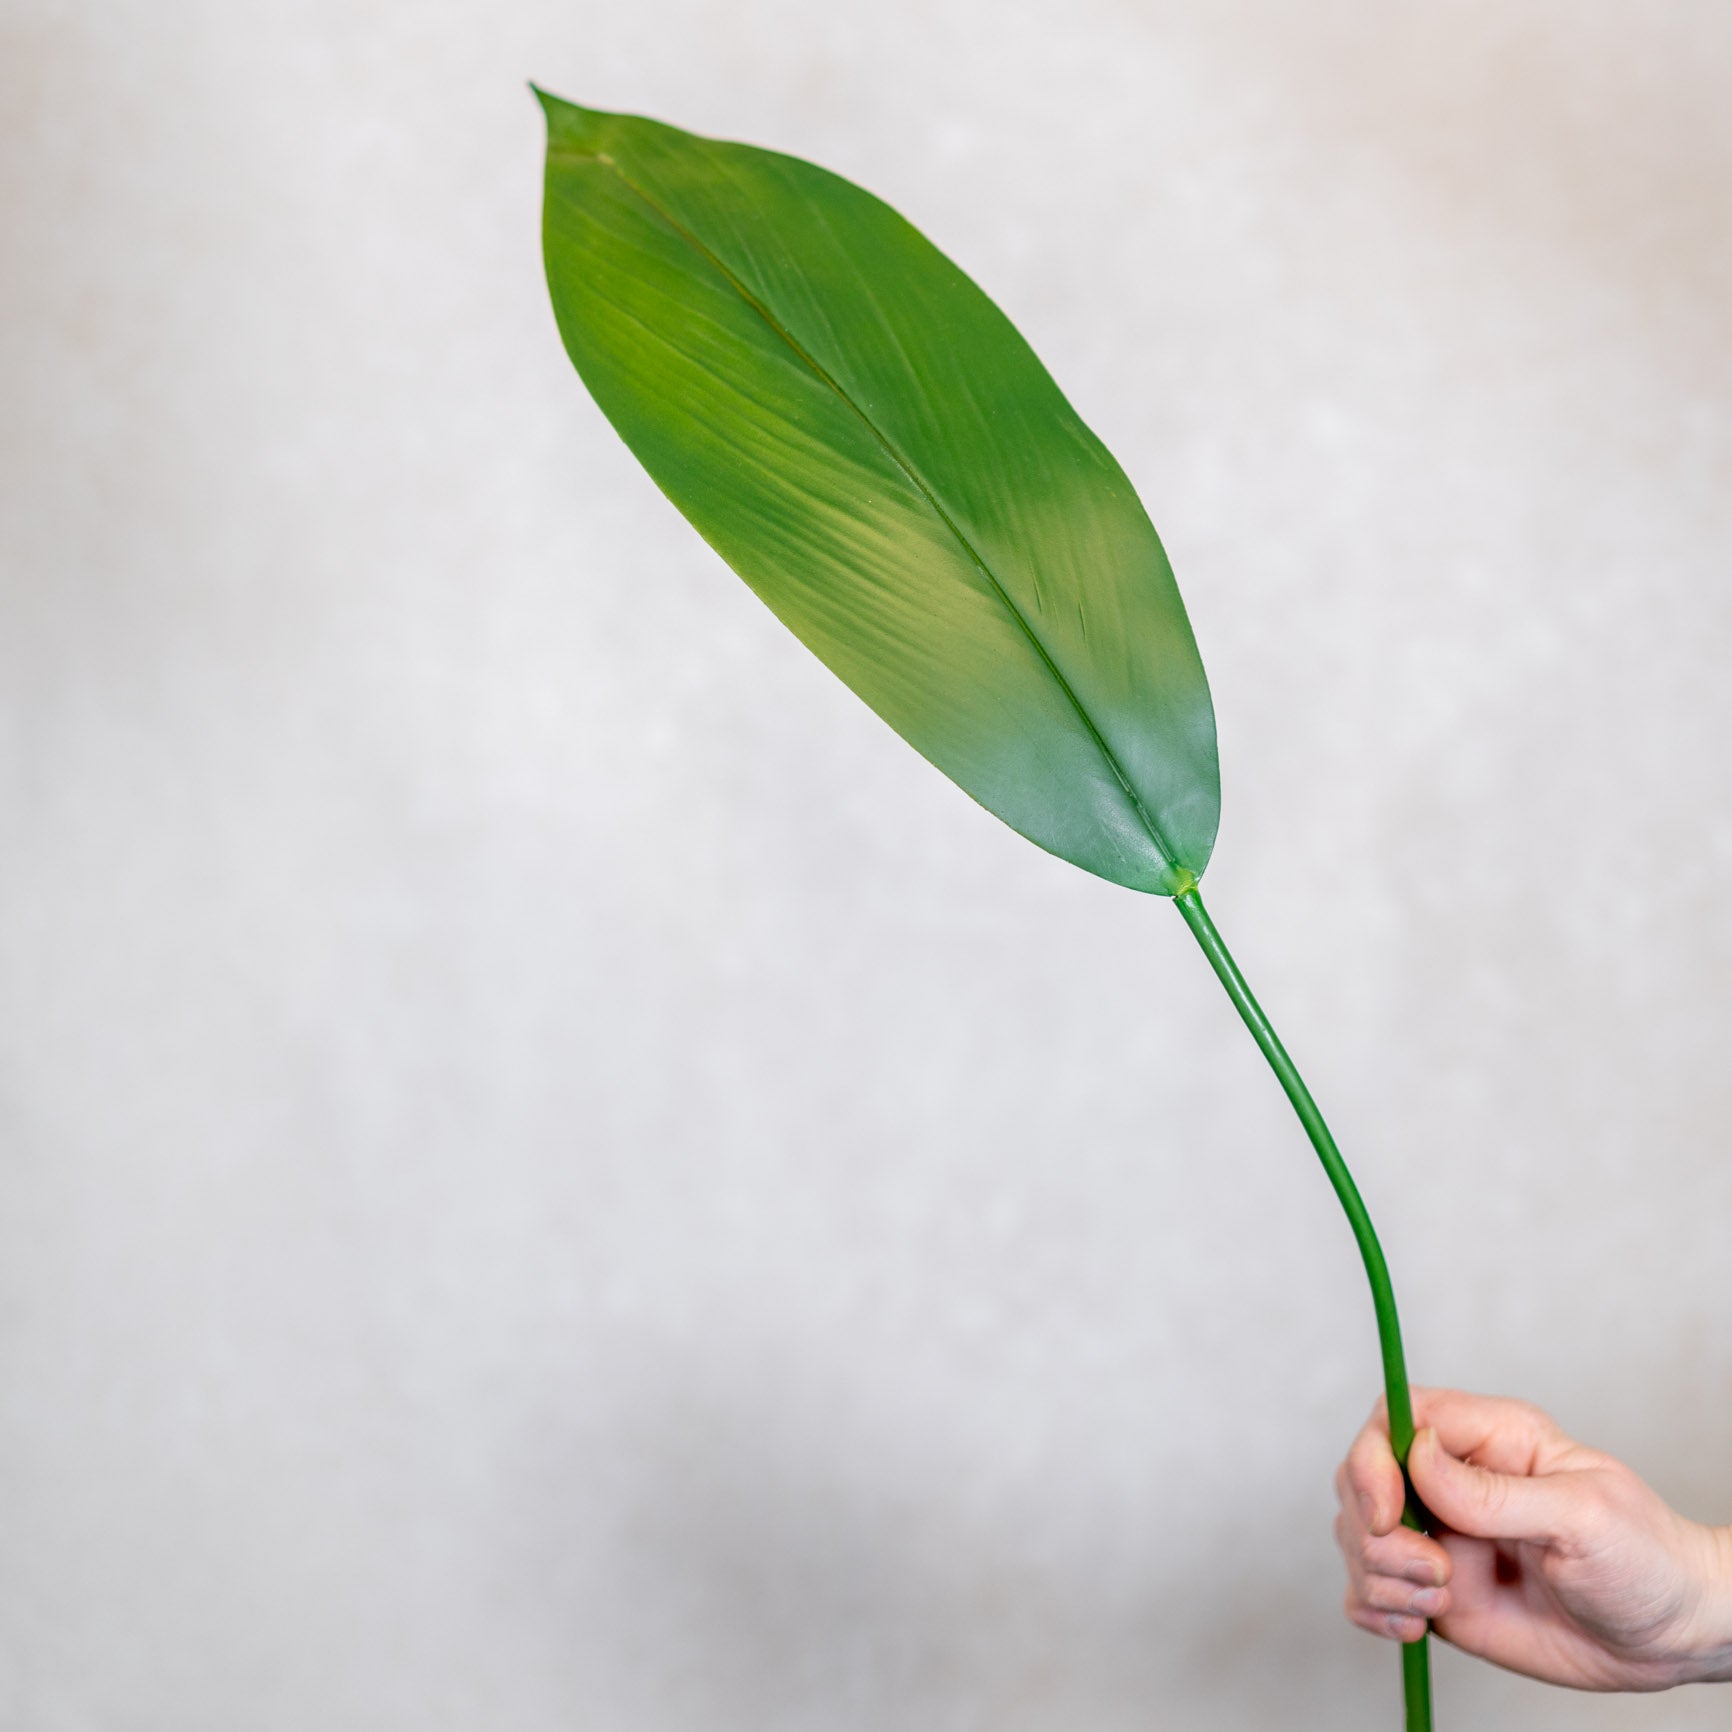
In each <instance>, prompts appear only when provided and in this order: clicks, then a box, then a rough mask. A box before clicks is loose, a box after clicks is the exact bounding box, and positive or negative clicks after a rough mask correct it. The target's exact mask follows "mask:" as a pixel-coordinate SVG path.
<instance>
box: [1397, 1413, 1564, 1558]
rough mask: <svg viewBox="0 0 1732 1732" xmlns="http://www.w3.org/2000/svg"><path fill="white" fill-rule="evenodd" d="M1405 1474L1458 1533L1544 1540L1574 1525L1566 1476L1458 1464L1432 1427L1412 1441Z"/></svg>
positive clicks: (1459, 1462) (1427, 1506) (1504, 1538)
mask: <svg viewBox="0 0 1732 1732" xmlns="http://www.w3.org/2000/svg"><path fill="white" fill-rule="evenodd" d="M1407 1471H1408V1474H1409V1476H1410V1477H1411V1478H1412V1480H1413V1489H1414V1490H1415V1491H1417V1492H1418V1493H1419V1495H1420V1497H1421V1499H1422V1500H1423V1501H1424V1503H1425V1506H1426V1508H1427V1509H1429V1510H1431V1511H1432V1513H1433V1514H1434V1515H1436V1516H1438V1517H1439V1518H1440V1519H1441V1520H1443V1521H1444V1522H1447V1523H1448V1525H1449V1526H1450V1527H1452V1528H1454V1529H1455V1531H1456V1532H1457V1533H1458V1534H1467V1535H1470V1536H1471V1537H1472V1538H1474V1539H1482V1540H1538V1541H1542V1542H1544V1541H1554V1540H1557V1539H1560V1538H1562V1537H1563V1536H1564V1535H1565V1534H1566V1533H1568V1532H1569V1531H1570V1530H1571V1529H1573V1528H1574V1527H1576V1526H1577V1525H1578V1522H1577V1519H1576V1518H1577V1516H1578V1515H1579V1513H1580V1500H1579V1498H1578V1497H1577V1496H1576V1495H1575V1494H1574V1491H1573V1488H1572V1487H1571V1486H1570V1485H1569V1484H1568V1483H1567V1476H1565V1475H1555V1474H1554V1475H1549V1476H1547V1475H1538V1476H1536V1475H1524V1474H1509V1473H1493V1472H1492V1471H1491V1469H1490V1468H1485V1467H1479V1466H1476V1465H1475V1464H1474V1463H1473V1462H1470V1461H1457V1460H1456V1458H1455V1457H1454V1456H1453V1455H1451V1454H1449V1452H1448V1451H1447V1450H1445V1449H1444V1447H1443V1445H1442V1444H1441V1443H1440V1442H1439V1441H1438V1436H1437V1433H1436V1432H1435V1431H1434V1430H1433V1429H1432V1428H1431V1427H1430V1426H1427V1427H1426V1428H1425V1430H1424V1431H1422V1432H1420V1433H1419V1434H1418V1435H1417V1436H1416V1437H1415V1438H1414V1440H1413V1448H1412V1450H1411V1451H1410V1452H1409V1454H1408V1458H1407Z"/></svg>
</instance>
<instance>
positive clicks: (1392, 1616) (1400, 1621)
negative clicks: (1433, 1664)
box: [1347, 1594, 1425, 1642]
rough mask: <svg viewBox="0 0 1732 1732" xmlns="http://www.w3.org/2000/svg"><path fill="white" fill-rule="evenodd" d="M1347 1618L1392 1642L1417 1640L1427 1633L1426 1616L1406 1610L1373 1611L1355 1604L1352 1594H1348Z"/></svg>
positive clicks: (1363, 1628)
mask: <svg viewBox="0 0 1732 1732" xmlns="http://www.w3.org/2000/svg"><path fill="white" fill-rule="evenodd" d="M1347 1618H1348V1621H1349V1622H1350V1623H1354V1624H1357V1625H1358V1626H1359V1627H1360V1629H1362V1630H1369V1631H1370V1632H1371V1634H1372V1635H1374V1636H1383V1637H1385V1638H1386V1639H1387V1640H1389V1641H1392V1642H1417V1641H1418V1640H1419V1638H1420V1637H1421V1636H1423V1635H1424V1634H1425V1619H1424V1618H1419V1617H1414V1616H1412V1615H1411V1614H1409V1613H1404V1612H1377V1611H1373V1610H1371V1609H1370V1608H1369V1607H1366V1606H1360V1605H1357V1604H1355V1602H1354V1599H1353V1596H1352V1595H1351V1594H1349V1595H1348V1596H1347Z"/></svg>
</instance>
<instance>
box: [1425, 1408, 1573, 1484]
mask: <svg viewBox="0 0 1732 1732" xmlns="http://www.w3.org/2000/svg"><path fill="white" fill-rule="evenodd" d="M1413 1422H1414V1425H1415V1426H1416V1427H1418V1428H1419V1429H1421V1430H1424V1429H1426V1428H1429V1429H1431V1430H1433V1431H1435V1432H1436V1433H1437V1435H1438V1439H1439V1441H1440V1442H1441V1443H1442V1444H1443V1447H1444V1448H1445V1449H1446V1450H1448V1451H1449V1453H1450V1454H1451V1455H1453V1456H1454V1457H1455V1458H1456V1459H1457V1460H1458V1461H1466V1460H1469V1459H1470V1458H1471V1459H1472V1460H1473V1461H1475V1462H1476V1463H1478V1464H1479V1466H1481V1467H1488V1468H1490V1469H1491V1470H1492V1472H1493V1473H1510V1474H1535V1473H1544V1472H1545V1471H1546V1470H1547V1469H1548V1468H1549V1467H1550V1466H1552V1465H1553V1464H1554V1463H1555V1462H1556V1460H1557V1459H1558V1458H1559V1457H1560V1456H1562V1455H1563V1454H1565V1453H1566V1452H1568V1451H1570V1450H1573V1449H1574V1448H1575V1446H1574V1445H1573V1444H1572V1443H1571V1441H1570V1439H1569V1438H1568V1437H1566V1436H1565V1435H1564V1433H1563V1432H1562V1431H1560V1430H1559V1429H1558V1427H1557V1425H1556V1423H1555V1422H1554V1421H1553V1420H1552V1418H1551V1417H1550V1415H1548V1414H1545V1413H1542V1412H1541V1411H1540V1410H1539V1408H1537V1407H1534V1406H1532V1405H1531V1404H1530V1403H1528V1402H1525V1401H1511V1400H1509V1399H1508V1398H1507V1397H1505V1396H1501V1395H1470V1394H1468V1393H1467V1392H1466V1391H1465V1390H1461V1389H1415V1390H1414V1391H1413Z"/></svg>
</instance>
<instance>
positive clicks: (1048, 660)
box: [548, 146, 1180, 866]
mask: <svg viewBox="0 0 1732 1732" xmlns="http://www.w3.org/2000/svg"><path fill="white" fill-rule="evenodd" d="M548 154H549V156H550V157H553V156H563V157H566V158H569V159H571V160H573V161H577V162H594V163H598V164H600V165H601V166H602V167H603V168H605V169H607V170H608V171H609V172H610V173H612V174H613V175H614V176H615V177H616V178H617V179H618V181H619V183H620V184H621V185H622V186H623V187H624V188H625V189H626V190H627V191H628V192H629V193H631V194H633V196H635V197H636V198H637V199H639V200H640V201H641V202H642V203H643V204H644V205H646V206H647V207H648V208H649V209H650V210H651V211H652V212H653V213H654V214H655V215H656V216H657V217H659V218H660V219H661V220H662V221H663V222H664V223H666V224H667V226H668V227H669V228H670V229H672V230H673V232H674V233H675V234H676V235H678V236H679V238H680V239H681V240H682V241H684V242H685V244H686V245H687V246H689V247H690V248H691V249H692V250H693V251H694V252H695V253H697V254H698V255H699V257H701V258H702V259H704V260H705V261H706V262H707V263H708V264H709V265H710V266H711V268H712V269H714V270H715V271H716V272H717V273H718V274H719V275H720V276H721V277H722V278H723V280H724V281H725V282H726V283H727V284H728V286H729V287H730V288H731V289H732V290H733V291H734V293H735V294H737V295H738V296H739V297H740V299H741V300H742V301H744V302H745V303H746V305H747V306H748V307H750V308H751V309H752V311H753V312H754V313H756V314H757V315H758V317H759V318H760V319H762V320H763V321H764V323H765V325H767V326H768V327H769V329H770V330H771V332H772V333H774V335H776V336H777V337H779V338H781V340H782V341H783V342H784V343H785V344H786V345H787V346H788V348H789V349H790V350H791V351H792V352H793V353H794V355H795V356H796V357H798V359H799V360H801V361H802V362H804V363H805V365H806V366H807V367H809V368H810V369H811V371H812V372H813V373H814V374H815V375H816V376H817V377H818V379H819V380H821V381H822V383H823V384H825V385H826V386H827V387H828V388H829V389H830V390H831V391H832V392H834V394H835V396H836V399H837V401H838V402H840V403H842V404H843V405H844V406H845V407H846V408H847V409H849V410H850V411H851V412H852V413H853V415H854V416H855V417H856V418H857V419H858V420H859V422H860V424H861V426H863V427H864V428H865V429H866V431H867V432H868V433H869V434H870V435H871V436H872V438H873V439H874V440H876V441H877V443H878V445H879V447H880V449H881V450H882V451H883V452H884V454H885V456H887V457H888V458H889V459H890V461H891V462H892V463H894V464H895V465H896V467H897V468H898V469H900V470H901V471H902V473H903V474H904V475H906V476H907V477H908V480H909V482H910V483H911V484H912V485H913V486H914V487H915V489H916V490H917V491H918V492H919V494H920V496H921V497H922V498H923V499H924V500H925V501H926V503H927V504H928V505H929V506H930V507H931V508H932V511H933V513H934V514H935V515H936V516H937V518H938V520H939V521H940V522H941V523H942V524H943V525H944V527H945V528H946V529H948V530H949V531H950V533H951V535H952V536H953V537H954V538H955V540H956V543H957V545H958V546H959V547H960V548H961V549H962V551H963V552H964V553H965V554H966V555H967V556H968V558H969V560H970V561H971V562H972V563H973V565H974V567H975V569H976V570H977V571H979V573H980V574H981V576H982V577H984V578H985V579H986V581H987V582H988V583H989V584H990V585H991V586H992V591H993V593H994V594H995V595H996V596H997V597H998V599H999V601H1000V602H1001V603H1002V604H1003V606H1004V610H1005V612H1006V613H1008V614H1009V615H1010V617H1011V618H1012V619H1013V620H1015V621H1016V624H1017V626H1018V628H1019V629H1020V630H1021V632H1022V634H1023V636H1024V637H1025V638H1027V639H1028V642H1029V644H1030V646H1031V647H1032V648H1033V650H1034V652H1035V654H1036V655H1038V656H1039V657H1040V660H1041V665H1042V666H1043V667H1044V668H1045V669H1046V671H1047V672H1048V674H1050V675H1051V676H1052V679H1053V681H1054V683H1055V684H1056V685H1057V686H1058V689H1059V690H1060V691H1061V692H1063V693H1064V696H1065V699H1066V701H1067V702H1068V703H1069V704H1070V707H1071V708H1072V710H1074V711H1075V712H1076V717H1077V720H1078V721H1080V722H1081V723H1082V725H1083V726H1084V728H1086V729H1087V730H1088V735H1089V738H1090V739H1091V740H1092V741H1093V742H1094V746H1095V749H1096V750H1097V751H1098V752H1099V753H1100V755H1101V757H1102V758H1103V759H1104V760H1105V762H1106V765H1107V767H1108V769H1110V770H1111V771H1112V773H1113V777H1114V779H1115V780H1116V781H1117V782H1118V784H1119V786H1120V787H1121V788H1122V789H1123V790H1124V792H1125V797H1126V799H1128V800H1129V801H1130V803H1131V807H1132V809H1133V810H1134V811H1135V812H1136V814H1137V817H1138V819H1139V820H1140V821H1141V823H1142V825H1143V828H1144V829H1145V830H1147V831H1148V834H1149V840H1150V841H1151V842H1153V843H1154V845H1155V849H1156V851H1157V852H1158V853H1159V854H1160V856H1161V858H1162V859H1163V860H1164V861H1165V862H1166V864H1167V865H1168V866H1178V865H1179V864H1180V862H1179V858H1178V855H1177V853H1176V852H1175V851H1174V850H1173V849H1172V848H1171V847H1170V846H1169V845H1168V843H1167V840H1166V838H1165V836H1163V835H1162V834H1161V830H1160V826H1159V825H1157V824H1156V823H1155V820H1154V818H1153V817H1152V816H1151V815H1150V813H1149V810H1148V808H1147V807H1146V806H1145V805H1144V804H1143V800H1142V796H1141V795H1140V794H1138V792H1137V790H1136V788H1135V787H1134V786H1133V785H1132V783H1131V779H1130V777H1129V776H1128V775H1127V774H1126V773H1125V769H1124V766H1123V765H1122V764H1121V763H1120V762H1119V760H1118V757H1117V756H1116V755H1115V753H1114V752H1113V749H1112V747H1111V746H1109V745H1108V744H1107V742H1106V739H1105V737H1104V736H1103V735H1102V733H1101V731H1100V729H1099V728H1098V727H1097V726H1096V725H1095V720H1094V718H1093V717H1092V716H1091V715H1090V714H1089V713H1088V711H1087V709H1085V708H1084V706H1083V703H1082V700H1081V699H1080V698H1079V697H1078V696H1077V695H1076V693H1075V691H1073V690H1072V688H1071V684H1070V681H1069V680H1067V679H1066V678H1065V677H1064V674H1063V673H1062V672H1061V671H1060V669H1059V666H1058V664H1057V663H1056V662H1055V661H1054V660H1053V658H1052V655H1051V653H1050V652H1049V651H1048V649H1047V647H1046V645H1045V644H1044V643H1042V642H1041V640H1040V636H1039V634H1038V633H1037V632H1036V631H1035V629H1034V627H1033V626H1032V625H1031V624H1030V623H1029V621H1028V619H1027V618H1026V617H1025V616H1024V614H1023V612H1022V609H1021V608H1019V607H1018V606H1017V605H1016V602H1015V601H1014V600H1013V599H1012V598H1011V595H1010V592H1009V591H1008V590H1007V589H1006V588H1005V587H1004V585H1003V583H1001V582H1000V581H999V578H998V574H997V573H996V572H994V571H993V569H992V567H991V566H990V565H988V564H987V562H986V560H985V558H984V557H983V556H982V554H981V553H980V551H979V549H977V548H976V547H975V545H974V543H973V542H971V541H970V540H969V539H968V537H967V535H965V534H964V533H963V530H962V527H961V525H959V524H958V523H957V522H956V520H955V519H954V518H953V517H952V516H951V515H950V513H949V512H948V511H946V510H945V508H944V505H943V503H942V502H941V501H940V499H939V498H938V496H937V494H935V493H934V492H933V491H932V489H931V487H929V486H928V485H927V483H926V480H925V478H924V477H923V476H922V475H921V474H920V472H919V471H918V470H917V469H916V468H915V467H914V465H913V464H912V463H910V462H909V461H908V459H907V458H905V457H904V456H903V455H902V453H901V452H900V451H899V450H897V448H896V446H895V445H894V444H893V443H892V442H891V440H890V438H889V436H888V435H887V434H886V433H885V432H884V431H883V429H882V428H880V427H879V426H878V425H877V423H876V422H874V421H873V419H872V417H871V416H870V415H868V414H867V413H866V411H865V410H864V409H862V408H861V407H860V405H859V404H858V403H856V402H855V401H854V399H853V398H852V397H851V396H849V394H848V393H847V391H845V390H844V389H843V387H842V385H841V382H840V381H839V380H838V379H836V377H835V376H834V375H833V374H832V373H831V372H830V371H829V370H828V369H827V368H826V367H825V366H824V365H823V363H822V362H820V361H819V360H818V359H817V357H816V356H815V355H813V354H812V353H811V352H810V351H809V350H807V349H806V347H805V346H804V345H803V344H802V343H801V342H800V341H799V339H798V338H797V337H795V335H794V334H793V332H792V331H790V330H789V329H788V328H787V326H785V325H784V324H783V323H782V321H781V320H780V319H778V318H777V317H776V315H775V314H774V313H773V312H772V311H771V310H770V309H769V308H768V307H767V306H765V305H764V303H763V302H762V301H761V300H760V299H759V298H758V297H757V296H756V295H754V294H753V293H752V291H751V290H750V289H749V288H747V286H746V285H745V284H744V283H743V282H741V280H740V279H739V277H738V276H736V275H735V273H734V272H733V271H732V270H731V269H730V268H729V267H728V265H727V264H726V262H725V261H724V260H722V259H721V258H720V257H718V256H717V254H715V253H714V252H712V251H711V250H710V248H709V247H707V246H706V245H705V244H704V243H703V241H701V240H700V239H699V238H698V237H697V236H696V235H695V234H693V233H692V231H691V230H690V229H688V228H687V227H686V226H685V224H684V223H682V222H681V221H680V220H679V218H678V217H676V216H675V215H674V214H673V213H672V212H671V211H669V210H668V209H666V207H665V206H663V205H662V204H661V203H660V202H659V201H658V200H657V199H655V198H654V197H652V196H651V195H650V194H649V193H647V192H645V191H644V189H643V188H642V187H641V186H639V185H638V184H637V182H636V181H634V180H633V179H632V178H631V176H630V175H628V174H627V173H626V172H625V170H624V169H622V168H621V167H620V165H619V163H618V161H617V160H616V159H615V158H614V157H612V156H610V155H609V154H608V153H607V152H606V151H600V150H573V149H571V148H570V147H569V146H553V147H550V149H549V152H548Z"/></svg>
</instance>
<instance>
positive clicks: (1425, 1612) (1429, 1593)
mask: <svg viewBox="0 0 1732 1732" xmlns="http://www.w3.org/2000/svg"><path fill="white" fill-rule="evenodd" d="M1407 1603H1408V1604H1409V1605H1410V1606H1412V1608H1413V1610H1414V1612H1415V1614H1416V1615H1417V1616H1419V1617H1421V1618H1429V1617H1430V1616H1431V1614H1432V1613H1433V1612H1435V1611H1436V1610H1437V1609H1438V1607H1439V1606H1441V1605H1442V1604H1443V1590H1442V1589H1441V1588H1421V1589H1420V1590H1419V1592H1418V1593H1417V1594H1415V1595H1414V1596H1413V1598H1412V1599H1411V1600H1409V1601H1408V1602H1407Z"/></svg>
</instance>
